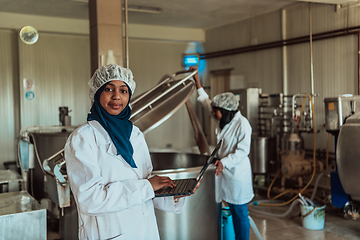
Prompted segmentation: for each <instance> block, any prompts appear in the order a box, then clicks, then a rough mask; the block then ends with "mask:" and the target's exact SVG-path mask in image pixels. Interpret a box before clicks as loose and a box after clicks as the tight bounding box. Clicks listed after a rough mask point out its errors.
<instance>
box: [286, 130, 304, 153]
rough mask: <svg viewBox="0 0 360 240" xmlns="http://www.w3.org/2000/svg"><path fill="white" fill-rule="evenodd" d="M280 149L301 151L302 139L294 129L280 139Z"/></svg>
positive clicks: (302, 148)
mask: <svg viewBox="0 0 360 240" xmlns="http://www.w3.org/2000/svg"><path fill="white" fill-rule="evenodd" d="M281 150H284V151H302V150H304V139H303V137H302V136H301V135H300V134H299V133H298V132H295V131H291V132H288V133H286V134H285V135H284V137H283V138H282V139H281Z"/></svg>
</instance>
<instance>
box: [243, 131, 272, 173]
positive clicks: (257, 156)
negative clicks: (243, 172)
mask: <svg viewBox="0 0 360 240" xmlns="http://www.w3.org/2000/svg"><path fill="white" fill-rule="evenodd" d="M276 153H277V150H276V138H275V137H269V136H258V135H256V134H253V135H252V136H251V151H250V162H251V168H252V172H253V173H254V174H267V173H268V170H269V167H270V165H271V164H275V163H276V161H277V156H276Z"/></svg>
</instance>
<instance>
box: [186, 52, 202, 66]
mask: <svg viewBox="0 0 360 240" xmlns="http://www.w3.org/2000/svg"><path fill="white" fill-rule="evenodd" d="M198 65H199V55H198V54H197V53H193V54H184V55H183V66H184V67H192V66H198Z"/></svg>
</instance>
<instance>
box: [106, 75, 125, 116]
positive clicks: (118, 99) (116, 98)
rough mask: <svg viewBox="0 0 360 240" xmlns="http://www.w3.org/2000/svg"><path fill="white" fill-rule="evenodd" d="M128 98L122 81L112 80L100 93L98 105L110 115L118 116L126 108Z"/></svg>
mask: <svg viewBox="0 0 360 240" xmlns="http://www.w3.org/2000/svg"><path fill="white" fill-rule="evenodd" d="M129 98H130V94H129V88H128V86H127V85H126V84H125V83H124V82H123V81H120V80H114V81H111V82H110V83H109V84H108V85H107V86H106V87H105V89H104V91H103V92H102V93H101V95H100V104H101V106H102V107H103V108H104V109H105V110H106V111H107V112H108V113H109V114H110V115H118V114H119V113H121V111H122V110H124V108H125V107H126V106H127V104H128V102H129Z"/></svg>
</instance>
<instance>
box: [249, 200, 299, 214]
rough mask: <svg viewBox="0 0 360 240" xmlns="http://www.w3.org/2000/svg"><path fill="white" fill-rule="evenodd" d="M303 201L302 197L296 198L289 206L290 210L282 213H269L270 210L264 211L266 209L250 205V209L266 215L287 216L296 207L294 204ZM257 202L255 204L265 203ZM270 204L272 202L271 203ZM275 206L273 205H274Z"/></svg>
mask: <svg viewBox="0 0 360 240" xmlns="http://www.w3.org/2000/svg"><path fill="white" fill-rule="evenodd" d="M298 202H300V203H302V200H301V199H299V198H298V199H295V200H294V201H293V202H292V203H291V205H290V207H289V208H288V210H286V211H285V212H284V213H281V214H275V213H269V212H264V211H260V210H257V209H254V208H253V207H251V206H249V210H250V211H252V212H255V213H260V214H264V215H268V216H271V217H285V216H287V215H289V213H291V211H292V209H293V208H294V206H295V205H296V204H297V203H298ZM256 203H257V202H253V204H254V205H264V204H260V202H258V204H256ZM269 204H270V203H269ZM272 206H273V205H272Z"/></svg>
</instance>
